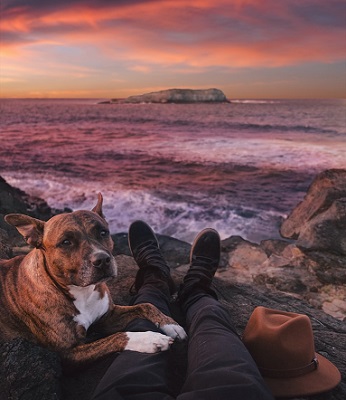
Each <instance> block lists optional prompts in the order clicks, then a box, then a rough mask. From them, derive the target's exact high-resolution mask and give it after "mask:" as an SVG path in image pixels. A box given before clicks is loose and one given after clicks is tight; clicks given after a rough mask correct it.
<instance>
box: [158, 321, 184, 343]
mask: <svg viewBox="0 0 346 400" xmlns="http://www.w3.org/2000/svg"><path fill="white" fill-rule="evenodd" d="M160 329H161V330H163V331H164V332H165V334H166V335H168V336H170V337H171V338H173V339H178V340H185V339H187V334H186V332H185V330H184V328H183V327H182V326H180V325H178V324H166V325H163V326H160Z"/></svg>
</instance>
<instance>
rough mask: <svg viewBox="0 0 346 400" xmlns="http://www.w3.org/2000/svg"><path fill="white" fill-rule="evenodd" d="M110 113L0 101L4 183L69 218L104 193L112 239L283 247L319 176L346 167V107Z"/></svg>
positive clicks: (74, 105)
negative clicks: (232, 240) (143, 230)
mask: <svg viewBox="0 0 346 400" xmlns="http://www.w3.org/2000/svg"><path fill="white" fill-rule="evenodd" d="M98 102H99V100H97V99H68V100H66V99H64V100H61V99H44V100H36V99H35V100H33V99H22V100H19V99H2V100H0V138H1V146H0V160H1V165H0V175H1V176H2V177H3V178H4V179H6V181H7V182H8V183H9V184H11V185H12V186H15V187H18V188H20V189H22V190H24V191H25V192H27V193H29V194H31V195H34V196H39V197H41V198H43V199H45V200H46V201H47V202H48V204H49V205H50V206H51V207H54V208H59V209H62V208H65V207H68V208H72V209H74V210H77V209H91V208H92V207H93V206H94V204H96V200H97V193H98V192H101V193H102V194H103V196H104V214H105V215H106V218H107V220H108V222H109V224H110V229H111V232H112V233H120V232H125V231H127V229H128V226H129V224H130V223H131V222H132V221H134V220H136V219H143V220H145V221H147V222H148V223H149V224H150V225H151V226H152V227H153V228H154V229H155V231H156V232H158V233H161V234H165V235H170V236H174V237H176V238H178V239H180V240H185V241H187V242H192V240H193V238H194V236H195V235H196V234H197V233H198V232H199V231H200V230H201V229H203V228H205V227H212V228H215V229H217V230H218V231H219V233H220V235H221V237H222V238H223V239H224V238H227V237H229V236H232V235H240V236H242V237H243V238H244V239H247V240H250V241H253V242H259V241H261V240H263V239H274V238H279V237H280V234H279V227H280V224H281V222H282V220H283V219H284V218H286V217H287V216H288V215H289V213H290V212H291V211H292V210H293V209H294V207H295V206H296V205H297V204H298V203H299V202H300V201H301V200H302V199H303V198H304V195H305V193H306V191H307V189H308V187H309V185H310V184H311V182H312V180H313V178H314V177H315V176H316V174H318V173H319V172H321V171H323V170H325V169H329V168H346V100H233V101H232V100H231V103H230V104H226V103H225V104H98Z"/></svg>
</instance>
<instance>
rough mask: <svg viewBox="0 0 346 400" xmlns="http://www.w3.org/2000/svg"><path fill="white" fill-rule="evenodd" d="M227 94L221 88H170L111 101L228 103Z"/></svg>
mask: <svg viewBox="0 0 346 400" xmlns="http://www.w3.org/2000/svg"><path fill="white" fill-rule="evenodd" d="M228 102H229V101H228V100H227V98H226V96H225V95H224V93H223V92H222V91H221V90H219V89H206V90H201V89H200V90H192V89H168V90H161V91H158V92H152V93H146V94H142V95H138V96H130V97H128V98H127V99H123V100H116V99H114V100H112V101H111V103H161V104H162V103H228Z"/></svg>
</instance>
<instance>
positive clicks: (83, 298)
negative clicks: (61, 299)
mask: <svg viewBox="0 0 346 400" xmlns="http://www.w3.org/2000/svg"><path fill="white" fill-rule="evenodd" d="M69 290H70V293H71V294H72V295H73V297H74V298H75V300H74V302H73V303H74V305H75V307H76V308H77V310H78V311H79V314H77V315H75V317H74V318H73V319H74V321H76V322H77V324H79V325H82V326H84V328H85V329H86V330H87V329H88V328H89V326H90V325H91V324H92V323H93V322H95V321H96V320H98V319H99V318H101V317H102V315H104V314H105V313H106V312H107V311H108V308H109V297H108V293H106V294H105V295H104V296H103V297H102V298H101V296H100V293H99V291H98V290H95V285H89V286H86V287H80V286H75V285H70V286H69Z"/></svg>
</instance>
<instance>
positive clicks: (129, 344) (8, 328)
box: [0, 195, 186, 365]
mask: <svg viewBox="0 0 346 400" xmlns="http://www.w3.org/2000/svg"><path fill="white" fill-rule="evenodd" d="M6 221H7V222H8V223H10V224H11V225H14V226H15V227H16V228H17V229H18V231H19V232H20V233H21V234H22V235H23V236H24V238H25V239H26V241H27V242H28V243H29V244H31V245H33V246H34V247H35V249H33V250H32V251H31V252H30V253H29V254H27V255H26V256H19V257H15V258H13V259H10V260H3V261H0V286H1V292H0V336H1V339H2V340H11V339H14V338H16V337H23V338H25V339H27V340H29V341H32V342H35V343H38V344H40V345H43V346H45V347H48V348H50V349H52V350H54V351H57V352H59V353H60V354H61V356H62V359H63V361H65V363H66V364H67V365H75V364H81V363H86V362H89V361H93V360H95V359H97V358H99V357H102V356H104V355H107V354H109V353H114V352H118V351H123V350H135V351H140V352H147V353H154V352H157V351H160V350H166V349H167V348H168V347H169V345H170V344H171V343H172V342H173V340H174V339H175V338H181V339H184V338H185V337H186V334H185V331H184V330H183V328H181V327H180V326H179V325H178V324H177V323H176V322H175V321H174V320H172V319H171V318H169V317H167V316H165V315H164V314H162V313H161V312H160V311H159V310H158V309H157V308H156V307H154V306H152V305H151V304H139V305H136V306H117V305H114V304H113V302H112V299H111V296H110V293H109V290H108V287H107V285H106V283H105V281H106V280H107V279H108V278H110V277H112V276H115V275H116V273H117V266H116V262H115V260H114V258H113V256H112V248H113V241H112V239H111V237H110V235H109V231H108V226H107V223H106V221H105V220H104V217H103V214H102V196H101V195H99V200H98V203H97V205H96V206H95V208H94V209H93V210H92V211H76V212H73V213H70V214H61V215H57V216H55V217H53V218H51V219H50V220H49V221H48V222H43V221H40V220H37V219H34V218H31V217H28V216H25V215H20V214H10V215H8V216H6ZM134 318H143V319H148V320H150V321H152V322H154V323H155V324H156V325H157V326H160V328H161V329H162V331H163V332H164V333H165V334H166V335H168V336H166V335H163V334H160V333H156V332H151V331H148V332H122V331H123V330H124V328H125V327H126V325H127V324H128V323H129V322H130V321H131V320H133V319H134ZM91 325H92V326H93V327H95V326H96V327H97V331H100V332H102V334H103V335H104V336H105V337H103V338H101V339H98V340H95V341H93V342H90V343H88V340H87V330H88V328H89V327H90V326H91Z"/></svg>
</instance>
